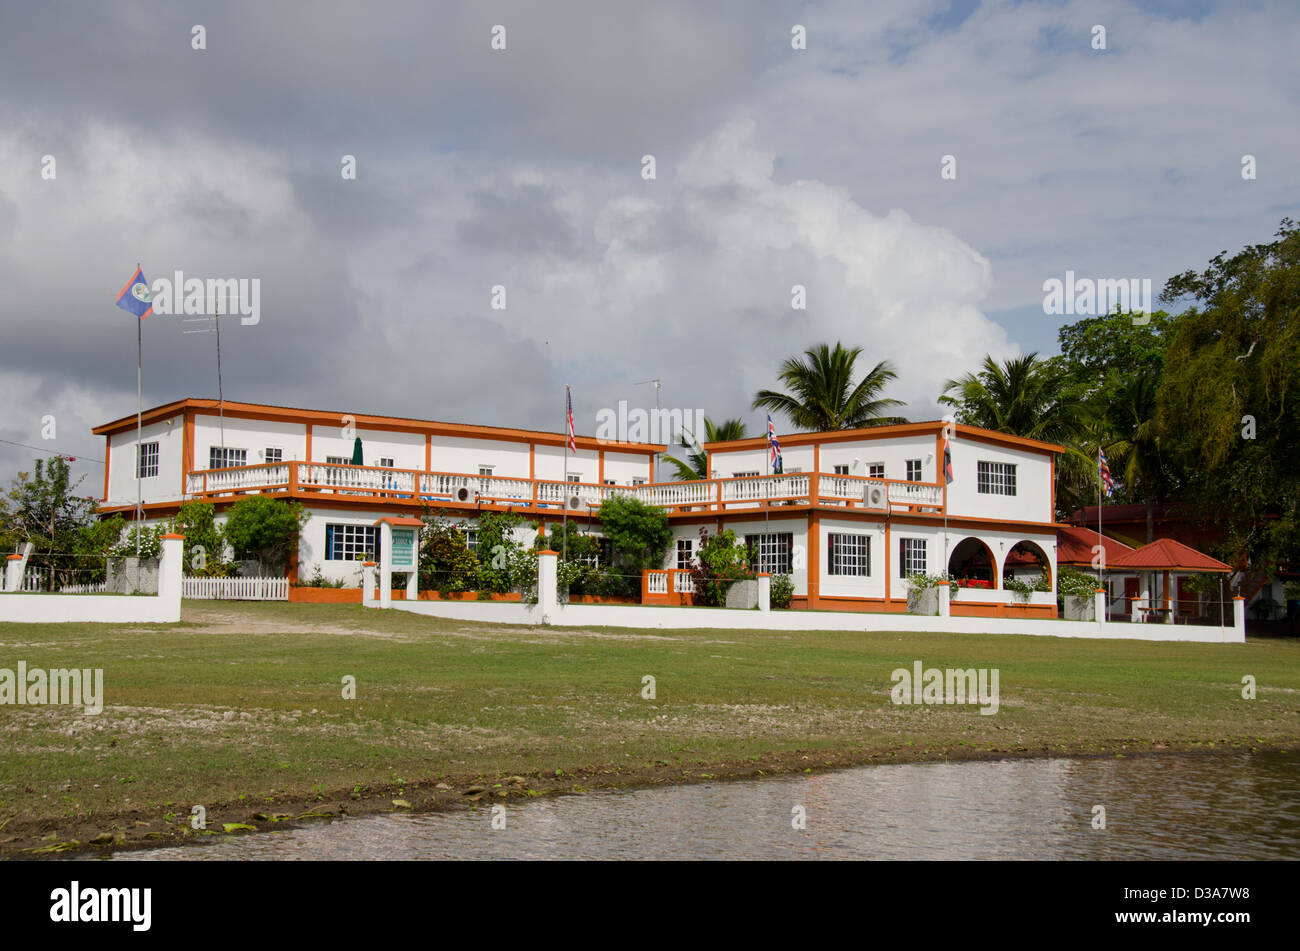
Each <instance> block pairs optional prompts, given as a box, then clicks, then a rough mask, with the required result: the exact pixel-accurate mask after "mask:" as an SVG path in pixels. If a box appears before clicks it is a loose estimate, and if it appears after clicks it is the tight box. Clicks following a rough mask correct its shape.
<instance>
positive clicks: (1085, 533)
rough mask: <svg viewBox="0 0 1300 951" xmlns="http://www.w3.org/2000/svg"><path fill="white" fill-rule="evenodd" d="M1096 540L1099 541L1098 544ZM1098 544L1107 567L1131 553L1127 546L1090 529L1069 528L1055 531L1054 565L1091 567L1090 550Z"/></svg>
mask: <svg viewBox="0 0 1300 951" xmlns="http://www.w3.org/2000/svg"><path fill="white" fill-rule="evenodd" d="M1098 539H1101V541H1100V542H1098ZM1098 544H1100V545H1101V546H1102V548H1103V549H1105V552H1106V565H1107V567H1109V566H1111V565H1113V564H1114V563H1115V559H1116V558H1118V557H1119V556H1120V555H1124V554H1127V553H1129V552H1131V551H1133V549H1132V548H1130V547H1129V546H1128V545H1125V544H1124V543H1123V542H1121V541H1116V540H1115V539H1113V538H1107V537H1106V536H1105V535H1098V534H1097V533H1096V532H1095V531H1093V530H1092V529H1091V528H1079V527H1077V526H1073V525H1072V526H1070V527H1068V528H1058V529H1057V530H1056V563H1057V564H1058V565H1087V566H1088V567H1091V566H1092V549H1093V546H1094V545H1098Z"/></svg>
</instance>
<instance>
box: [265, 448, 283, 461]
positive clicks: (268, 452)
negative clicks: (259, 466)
mask: <svg viewBox="0 0 1300 951" xmlns="http://www.w3.org/2000/svg"><path fill="white" fill-rule="evenodd" d="M262 461H263V462H266V463H277V462H284V450H283V449H281V448H280V447H278V446H267V447H266V448H265V449H264V450H262Z"/></svg>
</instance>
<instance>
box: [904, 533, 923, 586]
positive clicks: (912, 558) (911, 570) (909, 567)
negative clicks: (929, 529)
mask: <svg viewBox="0 0 1300 951" xmlns="http://www.w3.org/2000/svg"><path fill="white" fill-rule="evenodd" d="M925 572H926V557H925V539H924V538H900V539H899V540H898V573H899V575H901V576H902V577H904V578H906V577H908V576H909V575H923V574H925Z"/></svg>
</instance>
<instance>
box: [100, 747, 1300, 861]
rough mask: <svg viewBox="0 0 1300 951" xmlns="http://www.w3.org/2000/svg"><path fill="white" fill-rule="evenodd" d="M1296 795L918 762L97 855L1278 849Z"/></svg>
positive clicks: (1044, 764)
mask: <svg viewBox="0 0 1300 951" xmlns="http://www.w3.org/2000/svg"><path fill="white" fill-rule="evenodd" d="M1298 791H1300V753H1294V752H1293V753H1258V754H1235V753H1234V754H1214V753H1209V754H1199V755H1198V754H1170V755H1155V756H1134V757H1126V758H1115V757H1110V758H1098V759H1006V760H993V761H985V762H965V763H920V764H912V765H897V766H867V767H859V768H855V769H846V770H841V771H838V772H832V773H821V774H818V775H803V776H780V777H772V778H767V779H757V780H744V781H737V782H716V783H701V784H698V785H690V786H668V787H664V786H661V787H657V788H654V789H639V790H617V791H608V792H592V793H582V794H577V795H569V796H558V797H549V798H543V799H536V800H527V801H522V802H521V801H518V800H516V801H514V802H511V803H509V804H507V805H505V806H504V807H503V808H504V813H498V815H497V825H500V824H501V822H502V819H504V825H505V827H504V828H494V827H493V818H494V817H493V813H492V811H491V809H492V807H491V805H490V804H487V803H483V804H480V808H479V809H478V810H477V811H453V812H445V813H439V814H433V815H393V816H372V817H363V818H355V819H346V818H345V819H340V820H331V821H328V822H326V821H321V822H317V823H314V824H311V825H308V826H304V827H302V828H298V829H286V830H284V831H283V832H272V833H261V834H257V835H251V834H250V835H240V836H230V837H226V838H221V839H218V840H216V841H213V842H211V843H206V844H201V845H193V846H179V847H169V848H162V849H152V850H147V851H135V852H121V853H117V854H115V855H112V856H111V858H113V859H118V860H130V861H148V860H157V859H168V860H177V859H180V860H195V861H202V860H205V859H226V860H249V859H286V860H303V859H1296V858H1300V792H1298ZM1094 806H1103V807H1105V826H1106V827H1105V828H1104V829H1098V828H1094V827H1093V826H1094V821H1095V814H1094V808H1093V807H1094ZM800 809H801V810H802V815H803V817H804V818H805V820H806V828H804V829H796V828H794V824H795V822H796V820H797V819H798V818H799V814H800Z"/></svg>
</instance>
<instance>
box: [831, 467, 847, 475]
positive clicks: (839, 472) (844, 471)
mask: <svg viewBox="0 0 1300 951" xmlns="http://www.w3.org/2000/svg"><path fill="white" fill-rule="evenodd" d="M834 468H835V474H836V475H848V474H849V467H848V466H847V465H844V466H835V467H834Z"/></svg>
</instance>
